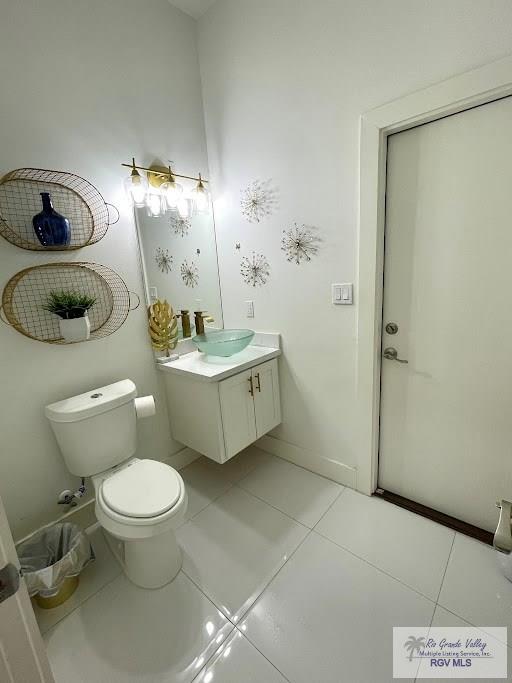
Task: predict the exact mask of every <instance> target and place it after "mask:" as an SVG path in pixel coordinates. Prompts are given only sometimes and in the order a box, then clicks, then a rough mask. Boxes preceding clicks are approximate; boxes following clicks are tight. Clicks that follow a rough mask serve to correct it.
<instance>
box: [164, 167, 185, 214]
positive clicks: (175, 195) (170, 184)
mask: <svg viewBox="0 0 512 683" xmlns="http://www.w3.org/2000/svg"><path fill="white" fill-rule="evenodd" d="M160 191H161V193H162V194H163V196H164V197H165V201H166V202H167V206H168V207H169V208H170V209H175V208H176V206H177V204H178V201H179V199H180V197H181V195H182V193H183V187H182V186H181V185H180V184H179V183H177V182H176V180H175V178H174V176H173V174H172V171H171V168H170V167H169V180H166V182H165V183H162V184H161V185H160Z"/></svg>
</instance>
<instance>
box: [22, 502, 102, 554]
mask: <svg viewBox="0 0 512 683" xmlns="http://www.w3.org/2000/svg"><path fill="white" fill-rule="evenodd" d="M94 503H95V499H94V498H91V499H90V500H88V501H87V502H86V503H83V504H82V505H77V506H76V507H74V508H71V510H68V511H67V512H65V513H64V514H63V515H60V516H59V517H57V518H56V519H54V520H52V521H51V522H48V523H47V524H43V526H41V527H39V528H38V529H35V530H34V531H32V532H31V533H30V534H27V535H26V536H24V537H23V538H20V539H19V540H17V541H16V545H19V544H20V543H23V542H24V541H28V539H29V538H31V537H32V536H33V535H34V534H37V533H38V531H41V529H46V527H49V526H53V525H54V524H59V523H62V522H71V524H76V525H77V526H78V527H80V529H82V530H83V531H85V530H86V529H88V528H89V527H90V526H92V525H93V524H96V521H97V520H96V515H95V514H94Z"/></svg>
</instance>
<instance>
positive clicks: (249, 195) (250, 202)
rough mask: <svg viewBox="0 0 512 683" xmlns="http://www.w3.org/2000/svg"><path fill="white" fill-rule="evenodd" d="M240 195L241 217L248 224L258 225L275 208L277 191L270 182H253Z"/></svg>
mask: <svg viewBox="0 0 512 683" xmlns="http://www.w3.org/2000/svg"><path fill="white" fill-rule="evenodd" d="M241 195H242V196H241V199H240V207H241V209H242V216H244V217H245V218H246V219H247V220H248V221H249V223H259V222H260V221H261V220H262V219H263V218H266V217H267V216H270V215H271V214H272V213H273V212H274V211H275V209H276V208H277V203H278V201H277V195H278V191H277V189H276V188H275V187H273V186H272V181H271V180H265V181H261V180H255V181H253V182H252V183H251V184H250V185H249V186H248V187H246V188H245V190H242V191H241Z"/></svg>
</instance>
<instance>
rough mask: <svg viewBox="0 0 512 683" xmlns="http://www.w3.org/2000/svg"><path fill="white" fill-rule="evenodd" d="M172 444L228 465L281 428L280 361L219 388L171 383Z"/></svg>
mask: <svg viewBox="0 0 512 683" xmlns="http://www.w3.org/2000/svg"><path fill="white" fill-rule="evenodd" d="M166 391H167V400H168V408H169V419H170V423H171V431H172V435H173V438H174V439H176V440H177V441H181V443H183V444H185V445H186V446H189V447H190V448H193V449H194V450H196V451H198V452H199V453H202V454H203V455H206V456H207V457H209V458H211V459H212V460H215V461H217V462H220V463H222V462H226V460H229V459H230V458H232V457H233V456H234V455H236V454H237V453H239V452H240V451H241V450H243V449H244V448H246V447H247V446H249V445H250V444H251V443H254V441H256V440H257V439H259V438H260V437H261V436H263V435H264V434H266V433H267V432H268V431H270V430H271V429H273V428H274V427H276V426H277V425H278V424H280V422H281V405H280V397H279V378H278V367H277V359H275V358H274V359H272V360H270V361H267V362H265V363H261V364H259V365H256V366H255V367H253V368H250V369H248V370H244V371H242V372H239V373H237V374H235V375H233V376H231V377H228V378H227V379H224V380H221V381H214V382H204V381H198V380H194V379H192V378H189V377H185V376H180V375H172V376H167V377H166Z"/></svg>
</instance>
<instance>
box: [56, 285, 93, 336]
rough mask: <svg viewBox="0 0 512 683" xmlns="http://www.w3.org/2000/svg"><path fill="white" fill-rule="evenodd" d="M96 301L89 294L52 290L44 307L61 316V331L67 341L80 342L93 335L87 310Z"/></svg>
mask: <svg viewBox="0 0 512 683" xmlns="http://www.w3.org/2000/svg"><path fill="white" fill-rule="evenodd" d="M95 303H96V299H95V298H94V297H92V296H89V295H88V294H80V293H79V292H75V291H65V290H61V291H60V292H50V294H49V296H48V298H47V300H46V303H45V304H44V305H43V309H44V310H45V311H50V313H55V315H58V316H59V318H60V320H59V327H60V333H61V335H62V336H63V338H64V339H65V340H66V341H68V342H78V341H85V340H86V339H89V337H90V336H91V323H90V322H89V316H88V314H87V312H88V310H89V309H90V308H91V307H92V306H94V304H95Z"/></svg>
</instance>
